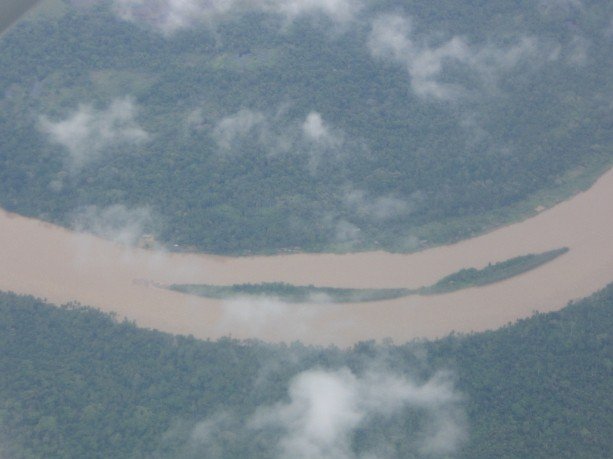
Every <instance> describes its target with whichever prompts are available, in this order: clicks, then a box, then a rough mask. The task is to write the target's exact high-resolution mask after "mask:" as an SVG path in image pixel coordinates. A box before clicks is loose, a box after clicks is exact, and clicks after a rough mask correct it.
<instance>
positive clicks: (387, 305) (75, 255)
mask: <svg viewBox="0 0 613 459" xmlns="http://www.w3.org/2000/svg"><path fill="white" fill-rule="evenodd" d="M612 197H613V170H609V171H608V172H606V173H605V174H603V175H602V176H601V177H600V178H599V179H598V180H597V181H596V183H595V184H594V185H593V186H592V187H591V188H590V189H589V190H587V191H585V192H582V193H579V194H578V195H576V196H574V197H573V198H571V199H569V200H567V201H564V202H562V203H560V204H558V205H557V206H554V207H552V208H551V209H548V210H544V211H543V212H541V213H539V214H538V215H536V216H534V217H531V218H529V219H527V220H525V221H523V222H520V223H515V224H512V225H508V226H505V227H502V228H499V229H497V230H494V231H491V232H489V233H486V234H483V235H481V236H478V237H475V238H472V239H467V240H464V241H461V242H458V243H455V244H452V245H447V246H440V247H435V248H432V249H428V250H424V251H422V252H417V253H412V254H392V253H387V252H362V253H354V254H344V255H335V254H286V255H277V256H254V257H238V258H232V257H223V256H213V255H202V254H179V253H166V252H161V251H157V252H156V251H147V250H141V249H128V248H125V247H122V246H119V245H117V244H114V243H112V242H110V241H106V240H102V239H100V238H97V237H95V236H92V235H87V234H79V233H75V232H72V231H69V230H66V229H64V228H61V227H58V226H55V225H52V224H49V223H45V222H41V221H38V220H35V219H30V218H26V217H22V216H19V215H16V214H11V213H8V212H5V211H0V256H1V259H0V290H9V291H13V292H16V293H21V294H31V295H35V296H38V297H42V298H46V299H48V300H49V301H50V302H51V303H54V304H62V303H65V302H69V301H78V302H80V303H82V304H85V305H90V306H93V307H96V308H99V309H101V310H103V311H107V312H115V313H117V314H118V316H119V317H126V318H128V319H129V320H134V321H135V322H136V323H137V324H138V325H140V326H144V327H151V328H155V329H159V330H162V331H167V332H171V333H180V334H192V335H194V336H196V337H198V338H218V337H221V336H228V335H231V336H233V337H236V338H257V339H262V340H265V341H274V342H276V341H286V342H291V341H294V340H301V341H304V342H306V343H312V344H337V345H341V346H346V345H351V344H353V343H355V342H357V341H360V340H368V339H385V338H392V339H393V340H394V341H396V342H404V341H407V340H410V339H413V338H437V337H440V336H444V335H446V334H448V333H450V332H451V331H456V332H470V331H482V330H487V329H493V328H497V327H500V326H502V325H504V324H506V323H508V322H510V321H514V320H516V319H519V318H523V317H527V316H529V315H531V314H532V313H533V312H534V311H550V310H556V309H560V308H562V307H564V306H565V305H566V304H567V303H568V302H569V301H572V300H575V299H579V298H581V297H584V296H588V295H589V294H591V293H593V292H595V291H596V290H599V289H600V288H603V287H604V286H606V285H607V284H608V283H609V282H611V281H612V280H613V243H612V242H613V241H612V239H613V233H612V232H611V228H613V199H611V198H612ZM563 246H564V247H568V248H569V249H570V250H569V252H568V253H567V254H565V255H564V256H563V257H560V258H558V259H556V260H553V261H552V262H551V263H548V264H546V265H544V266H541V267H539V268H538V269H535V270H533V271H529V272H527V273H525V274H522V275H519V276H516V277H513V278H511V279H508V280H506V281H502V282H498V283H496V284H491V285H487V286H483V287H478V288H469V289H465V290H462V291H457V292H453V293H449V294H444V295H438V296H436V297H426V296H415V297H405V298H400V299H396V300H386V301H378V302H372V303H365V304H359V303H356V304H349V303H347V304H342V305H340V304H334V305H317V306H315V307H314V306H313V305H296V304H283V303H279V302H276V301H272V300H271V301H261V300H258V301H254V300H248V299H238V300H233V301H223V300H212V299H205V298H194V297H191V296H188V295H184V294H181V293H178V292H171V291H165V290H163V289H160V288H157V287H155V285H156V284H160V285H168V284H173V283H174V284H179V283H184V284H196V283H207V284H217V285H232V284H240V283H260V282H286V283H292V284H296V285H309V284H313V285H318V286H328V287H338V288H399V287H403V288H419V287H422V286H424V285H429V284H432V283H434V282H436V281H437V280H439V279H441V278H442V277H444V276H446V275H449V274H451V273H453V272H456V271H458V270H460V269H462V268H466V267H474V268H481V267H484V266H486V265H487V264H488V263H490V262H491V263H495V262H499V261H504V260H506V259H509V258H513V257H516V256H520V255H525V254H528V253H540V252H545V251H547V250H552V249H555V248H559V247H563Z"/></svg>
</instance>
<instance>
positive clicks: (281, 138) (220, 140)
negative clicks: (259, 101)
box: [212, 108, 345, 173]
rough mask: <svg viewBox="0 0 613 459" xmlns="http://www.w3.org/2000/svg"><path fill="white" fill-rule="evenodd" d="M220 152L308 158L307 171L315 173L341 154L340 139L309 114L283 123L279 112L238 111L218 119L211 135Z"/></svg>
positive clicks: (336, 132) (342, 142)
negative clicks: (324, 163) (256, 152)
mask: <svg viewBox="0 0 613 459" xmlns="http://www.w3.org/2000/svg"><path fill="white" fill-rule="evenodd" d="M212 136H213V139H214V140H215V141H216V143H217V146H218V148H219V150H220V152H223V153H235V154H240V153H243V152H245V151H246V150H252V149H260V150H263V151H264V152H265V153H266V154H267V155H270V156H274V155H278V154H285V153H292V154H296V155H300V154H302V155H307V156H308V168H309V170H310V172H311V173H315V172H316V171H317V168H318V167H319V165H320V163H321V162H322V161H323V160H325V159H336V158H338V157H339V156H340V154H341V153H342V152H343V147H344V145H345V140H344V135H343V133H342V132H340V131H339V130H336V129H334V128H333V127H331V126H330V125H329V124H328V123H326V122H324V120H323V118H322V116H321V114H320V113H318V112H316V111H312V112H310V113H309V114H307V115H306V117H305V118H304V120H296V119H293V120H292V119H286V112H285V110H284V109H283V108H281V109H279V110H278V111H277V112H276V113H275V114H272V115H269V114H265V113H263V112H260V111H253V110H249V109H244V108H243V109H241V110H239V111H238V112H236V113H234V114H231V115H229V116H227V117H224V118H222V119H221V120H220V121H219V122H218V123H217V124H216V126H215V127H214V128H213V131H212Z"/></svg>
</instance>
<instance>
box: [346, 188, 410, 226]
mask: <svg viewBox="0 0 613 459" xmlns="http://www.w3.org/2000/svg"><path fill="white" fill-rule="evenodd" d="M420 196H421V195H420V194H419V193H416V194H414V195H413V196H412V197H411V198H410V199H409V200H404V199H399V198H397V197H396V196H394V195H391V194H390V195H385V196H378V197H370V196H369V195H368V194H367V193H366V192H365V191H363V190H358V189H354V188H352V189H349V190H348V191H346V193H345V196H344V201H345V205H346V206H347V207H349V208H350V209H351V210H352V211H353V212H355V214H356V215H358V216H359V217H362V218H370V219H375V220H389V219H390V218H396V217H402V216H406V215H408V214H410V213H411V212H413V211H414V209H415V206H416V205H417V204H418V201H419V200H420V199H421V198H420Z"/></svg>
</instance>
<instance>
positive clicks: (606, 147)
mask: <svg viewBox="0 0 613 459" xmlns="http://www.w3.org/2000/svg"><path fill="white" fill-rule="evenodd" d="M118 3H121V2H117V1H99V2H88V1H79V0H73V1H71V2H68V1H67V0H66V1H64V0H49V1H47V2H46V5H47V9H43V12H44V13H45V14H39V15H37V16H35V17H33V18H30V20H26V21H22V22H20V23H19V24H17V25H16V26H14V27H13V28H12V29H11V30H10V31H9V32H8V33H6V34H5V35H4V36H3V37H2V40H0V62H2V63H3V65H2V66H0V206H2V207H3V208H5V209H7V210H10V211H15V212H18V213H21V214H24V215H29V216H36V217H38V218H42V219H44V220H48V221H53V222H56V223H59V224H62V225H65V226H69V227H74V228H77V229H83V230H88V231H92V232H97V233H99V234H101V235H103V236H106V237H110V238H113V237H114V235H115V234H116V233H118V232H122V230H124V229H125V228H126V227H129V228H131V229H132V230H133V233H134V236H133V238H132V240H131V241H132V242H137V241H138V240H139V238H140V237H141V236H143V235H147V234H151V235H153V236H154V237H155V238H156V240H157V241H158V242H159V243H161V244H163V245H165V246H167V247H168V248H170V249H171V250H175V251H188V250H198V251H205V252H213V253H228V254H247V253H275V252H279V251H289V250H291V251H296V250H299V251H354V250H365V249H373V248H383V249H385V250H389V251H413V250H417V249H420V248H423V247H426V246H430V245H433V244H440V243H443V242H449V241H455V240H458V239H460V238H464V237H466V236H469V235H473V234H476V233H479V232H482V231H484V230H486V229H489V228H491V227H493V226H496V225H500V224H503V223H506V222H509V221H513V220H515V219H517V218H520V217H522V216H525V215H528V214H531V213H534V212H535V209H536V208H538V207H540V206H545V207H547V206H549V205H551V204H553V203H555V202H557V201H558V200H560V199H562V198H564V197H567V196H569V195H570V194H571V193H572V192H574V191H577V190H578V189H581V188H584V187H586V186H588V185H589V184H590V183H592V181H593V180H594V179H595V178H596V177H597V176H598V174H599V173H600V172H602V171H603V170H604V169H605V168H607V167H608V166H609V165H610V164H611V135H610V132H611V127H612V125H611V122H612V118H611V116H610V106H609V103H608V100H609V95H610V94H611V91H612V89H613V88H612V87H611V84H612V83H611V82H612V81H613V78H612V75H611V72H612V70H611V69H613V65H611V64H612V62H611V53H610V47H611V36H612V35H611V34H610V32H609V30H610V21H609V18H610V16H611V14H612V13H613V12H612V7H611V5H610V3H609V2H604V1H583V2H553V1H552V2H545V1H542V2H534V1H529V2H528V1H521V2H513V3H508V2H506V3H500V2H489V3H484V2H478V1H468V2H461V3H458V2H454V1H449V0H437V1H432V0H418V1H414V2H401V1H398V0H388V1H384V2H363V7H362V8H361V9H360V10H359V12H357V13H355V15H354V16H355V17H353V19H352V20H350V21H348V22H346V23H343V25H341V26H339V28H338V33H330V32H329V31H330V30H331V28H334V26H335V24H334V22H333V19H330V18H327V17H326V16H325V15H323V16H322V15H320V16H314V15H303V16H297V17H295V18H293V19H292V21H291V22H290V23H284V19H283V18H282V17H279V15H275V14H268V13H266V12H261V11H257V10H249V9H247V10H246V11H242V12H240V13H237V14H233V15H227V16H223V17H221V19H219V20H217V21H216V22H215V24H214V27H213V26H212V25H210V24H209V25H207V24H206V23H205V22H204V21H203V22H202V24H200V25H193V26H191V27H185V28H181V29H179V30H176V31H174V32H172V33H170V32H169V33H164V31H160V30H158V28H156V24H155V18H156V17H157V16H156V14H158V15H159V14H161V13H159V11H156V10H155V9H154V8H155V7H154V6H152V5H154V4H158V5H162V4H163V2H157V3H156V2H150V3H146V4H145V5H146V6H143V7H142V8H141V10H134V11H132V10H129V12H131V13H133V14H132V16H131V17H130V18H131V19H130V20H123V19H125V18H122V16H121V15H118V14H117V8H116V7H115V6H116V4H118ZM127 3H129V2H127ZM132 3H134V2H132ZM114 5H115V6H114ZM578 5H582V6H578ZM134 8H136V7H134ZM147 8H151V10H148V9H147ZM139 17H142V18H143V19H142V20H139V19H138V18H139ZM386 31H392V32H393V33H395V34H396V35H394V36H393V37H392V38H393V39H395V40H396V41H398V40H400V42H401V43H403V46H404V48H406V50H404V51H403V52H404V54H402V53H401V52H400V51H398V52H397V53H396V54H394V53H395V52H396V51H394V49H395V48H393V44H394V43H395V42H393V40H392V38H390V37H389V36H388V35H386V34H385V33H386ZM386 40H387V41H386ZM401 51H402V50H401ZM436 56H438V57H436ZM428 59H435V61H434V62H431V60H428ZM436 59H438V60H436ZM4 63H10V64H4Z"/></svg>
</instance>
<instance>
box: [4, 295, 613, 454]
mask: <svg viewBox="0 0 613 459" xmlns="http://www.w3.org/2000/svg"><path fill="white" fill-rule="evenodd" d="M612 329H613V286H609V287H608V288H606V289H605V290H603V291H602V292H600V293H597V294H595V295H594V296H592V297H590V298H588V299H586V300H583V301H580V302H577V303H575V304H572V305H570V306H568V307H567V308H565V309H563V310H562V311H560V312H555V313H550V314H537V315H536V316H534V317H532V318H530V319H526V320H522V321H519V322H518V323H516V324H514V325H509V326H507V327H504V328H502V329H500V330H498V331H493V332H487V333H480V334H475V335H470V336H450V337H447V338H445V339H442V340H439V341H434V342H420V343H411V344H406V345H403V346H391V345H387V346H382V345H379V346H377V345H374V344H373V343H362V344H359V345H356V346H355V347H354V348H352V349H351V350H348V351H341V350H339V349H336V348H327V349H323V348H311V347H305V346H302V345H300V344H293V345H292V346H290V347H287V346H277V345H266V344H262V343H254V342H251V343H245V342H238V341H234V340H230V339H224V340H220V341H217V342H208V341H207V342H204V341H198V340H195V339H193V338H187V337H173V336H170V335H166V334H163V333H159V332H153V331H146V330H142V329H138V328H136V327H134V326H133V325H131V324H129V323H116V322H114V321H113V320H112V319H111V318H110V317H108V316H106V315H104V314H101V313H99V312H96V311H93V310H89V309H84V308H79V307H69V308H63V309H59V308H55V307H51V306H48V305H46V304H44V303H42V302H41V301H38V300H35V299H33V298H30V297H19V296H15V295H12V294H2V295H0V349H2V352H1V353H0V425H1V428H0V434H1V435H0V445H2V446H3V448H4V454H5V456H6V457H10V458H12V459H20V458H39V457H45V458H60V457H61V458H73V457H74V458H82V457H91V458H94V457H105V458H106V457H113V458H128V457H129V458H135V457H182V458H183V457H191V456H190V455H189V454H187V453H186V452H185V443H186V442H188V440H189V438H188V437H189V431H190V429H191V427H192V426H194V425H195V423H196V422H198V421H202V420H203V419H207V418H209V417H211V416H212V415H215V414H216V413H219V412H220V411H223V412H234V413H236V415H237V416H242V417H245V418H246V417H248V416H250V415H251V414H252V413H253V412H254V410H255V409H256V407H258V406H262V405H270V404H273V403H275V402H277V401H279V400H282V399H283V398H284V397H285V396H286V391H287V386H288V382H289V381H290V379H291V378H292V377H293V376H294V375H296V374H297V373H299V372H302V371H304V370H306V369H310V368H313V367H321V368H330V369H335V368H339V367H341V366H347V367H349V368H351V369H352V370H354V371H359V370H360V368H361V367H363V366H364V365H367V363H368V362H372V360H373V359H377V358H378V357H377V356H381V355H384V356H385V358H386V359H388V361H389V362H391V363H392V365H393V368H394V370H395V371H397V372H398V373H402V374H408V375H411V376H412V378H414V379H416V380H418V381H419V380H423V379H426V378H429V377H430V376H431V375H432V374H433V373H434V372H435V371H436V370H437V369H441V368H443V369H449V370H451V371H452V372H454V373H455V375H456V387H457V389H458V390H459V391H460V392H462V393H463V394H464V396H465V402H464V405H465V408H466V413H467V421H466V422H467V425H468V426H469V440H468V442H467V443H466V444H465V445H464V447H463V448H462V450H461V451H460V454H459V456H460V457H465V458H493V457H509V458H511V457H512V458H524V457H532V458H537V457H543V458H551V457H556V458H564V457H568V458H591V459H594V458H605V457H608V456H609V454H610V452H611V450H612V448H613V443H612V442H613V436H612V435H611V433H612V432H613V419H611V416H610V414H611V411H612V410H613V399H612V398H611V393H613V343H612V342H611V330H612ZM424 356H425V357H424ZM365 362H366V363H365ZM404 416H406V418H401V419H400V420H399V419H396V418H394V422H395V424H394V425H395V427H394V425H390V424H389V423H382V424H377V425H373V426H371V427H369V429H367V430H364V431H360V441H361V442H363V443H361V444H363V445H369V444H376V443H377V441H380V440H382V439H383V441H386V442H388V443H389V442H390V441H391V439H392V438H393V439H394V440H393V441H394V445H395V446H396V447H397V448H398V450H397V452H398V456H397V457H403V458H404V457H407V458H409V457H414V456H413V454H414V451H413V450H412V449H411V445H410V444H406V443H403V439H406V438H408V437H409V435H408V430H409V429H411V428H412V427H411V426H414V425H415V423H414V421H415V419H414V418H415V416H417V415H416V414H415V413H405V414H404ZM411 419H413V421H412V420H411ZM218 440H219V442H221V444H222V451H223V454H220V456H219V457H227V458H244V457H250V458H251V457H253V458H259V457H262V458H270V457H272V452H271V450H270V447H271V446H270V445H271V444H272V443H274V440H273V438H272V437H270V436H269V433H267V432H266V431H260V432H258V434H257V435H255V434H254V436H249V435H246V436H238V437H237V436H236V435H232V432H231V431H229V432H228V431H225V432H221V433H220V435H219V438H218ZM390 444H391V443H390ZM191 453H192V454H193V456H194V457H203V455H204V456H205V457H210V456H207V454H205V453H206V452H203V451H200V452H198V451H197V450H194V451H191ZM209 453H210V451H209Z"/></svg>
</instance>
